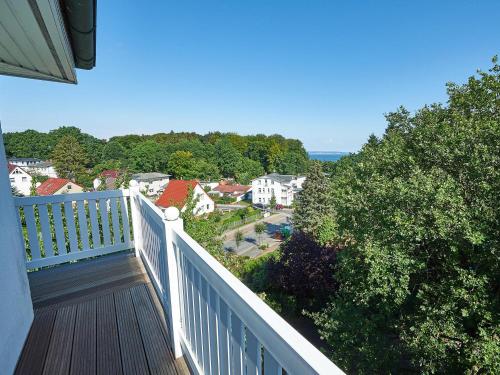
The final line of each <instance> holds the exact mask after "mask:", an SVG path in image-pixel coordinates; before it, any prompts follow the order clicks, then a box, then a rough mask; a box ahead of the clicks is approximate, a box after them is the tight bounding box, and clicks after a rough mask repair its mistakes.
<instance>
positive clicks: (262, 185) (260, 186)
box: [252, 173, 306, 207]
mask: <svg viewBox="0 0 500 375" xmlns="http://www.w3.org/2000/svg"><path fill="white" fill-rule="evenodd" d="M305 180H306V178H305V177H304V176H294V175H283V174H278V173H271V174H268V175H265V176H261V177H258V178H256V179H254V180H252V203H253V204H262V205H269V204H270V202H271V199H272V197H273V196H274V197H275V198H276V204H281V205H283V206H286V207H289V206H291V205H292V203H293V201H294V199H295V196H296V194H297V193H298V192H299V191H301V190H302V184H303V183H304V181H305Z"/></svg>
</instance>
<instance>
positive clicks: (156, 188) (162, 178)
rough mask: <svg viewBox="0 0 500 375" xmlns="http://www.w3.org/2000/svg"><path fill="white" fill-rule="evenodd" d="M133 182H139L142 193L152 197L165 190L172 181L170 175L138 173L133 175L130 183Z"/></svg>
mask: <svg viewBox="0 0 500 375" xmlns="http://www.w3.org/2000/svg"><path fill="white" fill-rule="evenodd" d="M132 181H135V182H137V184H138V185H139V190H140V191H142V192H144V193H146V195H149V196H152V195H157V194H158V193H161V192H162V191H163V190H164V189H165V187H166V186H167V184H168V182H169V181H170V175H168V174H163V173H158V172H151V173H136V174H134V175H132V178H131V179H130V182H132Z"/></svg>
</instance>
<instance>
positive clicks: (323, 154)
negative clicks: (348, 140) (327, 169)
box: [308, 151, 349, 161]
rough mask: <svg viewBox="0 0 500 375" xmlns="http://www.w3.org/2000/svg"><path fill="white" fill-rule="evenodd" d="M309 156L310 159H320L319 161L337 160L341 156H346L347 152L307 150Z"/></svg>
mask: <svg viewBox="0 0 500 375" xmlns="http://www.w3.org/2000/svg"><path fill="white" fill-rule="evenodd" d="M308 154H309V158H310V159H312V160H320V161H337V160H339V159H340V158H341V157H342V156H346V155H348V154H349V153H348V152H341V151H309V152H308Z"/></svg>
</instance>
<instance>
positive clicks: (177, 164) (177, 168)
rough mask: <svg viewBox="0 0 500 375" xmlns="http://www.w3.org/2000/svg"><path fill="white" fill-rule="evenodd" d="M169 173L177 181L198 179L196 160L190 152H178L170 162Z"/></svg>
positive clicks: (171, 157)
mask: <svg viewBox="0 0 500 375" xmlns="http://www.w3.org/2000/svg"><path fill="white" fill-rule="evenodd" d="M168 172H169V173H171V174H172V175H173V176H174V177H175V178H177V179H181V180H182V179H187V180H190V179H192V178H196V177H197V176H196V171H195V160H194V158H193V154H191V153H190V152H189V151H176V152H174V153H173V154H172V155H170V158H169V160H168Z"/></svg>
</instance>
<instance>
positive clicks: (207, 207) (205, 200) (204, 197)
mask: <svg viewBox="0 0 500 375" xmlns="http://www.w3.org/2000/svg"><path fill="white" fill-rule="evenodd" d="M193 199H198V202H197V203H196V206H195V208H193V214H194V215H196V216H201V215H206V214H209V213H211V212H214V210H215V203H214V201H213V200H212V198H210V197H209V196H208V194H207V193H206V192H205V190H203V189H202V187H201V186H200V185H199V184H198V185H196V186H195V188H194V191H193ZM181 211H182V212H184V211H186V206H184V207H183V208H182V210H181Z"/></svg>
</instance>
